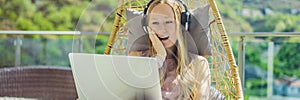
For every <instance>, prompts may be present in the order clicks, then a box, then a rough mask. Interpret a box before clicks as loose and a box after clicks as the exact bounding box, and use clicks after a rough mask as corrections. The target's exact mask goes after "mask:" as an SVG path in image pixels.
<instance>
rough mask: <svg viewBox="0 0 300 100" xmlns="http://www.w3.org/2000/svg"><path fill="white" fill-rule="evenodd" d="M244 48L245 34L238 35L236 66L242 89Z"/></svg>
mask: <svg viewBox="0 0 300 100" xmlns="http://www.w3.org/2000/svg"><path fill="white" fill-rule="evenodd" d="M245 50H246V49H245V36H240V41H239V46H238V66H239V69H240V77H241V82H242V88H243V90H244V86H245Z"/></svg>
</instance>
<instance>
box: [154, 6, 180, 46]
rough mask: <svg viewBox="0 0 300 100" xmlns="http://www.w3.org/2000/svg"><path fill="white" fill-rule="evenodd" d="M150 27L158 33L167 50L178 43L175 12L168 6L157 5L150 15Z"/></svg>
mask: <svg viewBox="0 0 300 100" xmlns="http://www.w3.org/2000/svg"><path fill="white" fill-rule="evenodd" d="M148 26H149V27H150V28H151V29H152V30H153V31H154V32H155V33H156V35H157V37H158V38H159V39H160V41H161V42H162V44H163V45H164V47H165V48H171V47H173V46H174V44H175V43H176V41H177V36H176V34H175V32H176V28H175V27H176V23H175V17H174V12H173V10H172V8H171V7H170V6H169V5H167V4H158V5H156V6H155V7H154V8H153V9H152V11H151V12H150V15H149V21H148Z"/></svg>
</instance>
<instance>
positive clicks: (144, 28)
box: [141, 15, 148, 33]
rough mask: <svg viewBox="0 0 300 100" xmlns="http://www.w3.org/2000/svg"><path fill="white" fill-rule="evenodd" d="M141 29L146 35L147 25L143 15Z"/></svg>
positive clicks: (145, 16) (145, 17)
mask: <svg viewBox="0 0 300 100" xmlns="http://www.w3.org/2000/svg"><path fill="white" fill-rule="evenodd" d="M141 23H142V27H143V30H144V31H145V32H146V33H148V30H147V26H148V23H147V15H143V18H142V22H141Z"/></svg>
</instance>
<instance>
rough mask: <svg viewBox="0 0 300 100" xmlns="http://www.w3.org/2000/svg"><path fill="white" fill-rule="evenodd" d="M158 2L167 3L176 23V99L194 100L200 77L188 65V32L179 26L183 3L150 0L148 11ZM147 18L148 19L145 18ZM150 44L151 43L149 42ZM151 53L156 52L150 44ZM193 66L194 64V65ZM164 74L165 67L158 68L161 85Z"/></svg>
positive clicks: (197, 94) (175, 0) (167, 0)
mask: <svg viewBox="0 0 300 100" xmlns="http://www.w3.org/2000/svg"><path fill="white" fill-rule="evenodd" d="M158 4H167V5H169V6H170V7H171V8H172V10H173V12H174V15H175V16H174V18H175V24H176V33H175V34H176V36H177V47H176V49H177V54H176V55H177V62H178V64H177V69H176V75H177V80H178V82H179V88H180V91H179V96H178V99H180V100H182V99H184V100H195V99H199V87H200V84H199V82H198V80H197V79H199V78H198V77H200V76H199V75H197V74H194V73H195V71H197V70H195V68H193V67H192V66H190V62H191V59H190V58H189V56H188V50H187V39H186V37H187V36H186V35H187V34H188V33H185V32H184V34H183V32H182V28H181V24H180V23H181V22H180V21H181V20H180V19H181V12H182V10H183V5H181V3H179V1H177V0H154V1H152V3H151V5H149V7H148V11H149V12H151V11H152V9H153V8H154V7H155V6H156V5H158ZM147 20H148V19H147ZM150 44H151V43H150ZM150 49H151V53H150V54H152V55H155V54H156V52H155V50H154V49H153V47H152V45H150ZM194 67H195V66H194ZM165 75H166V67H162V68H161V69H160V82H161V85H162V84H163V82H164V78H165Z"/></svg>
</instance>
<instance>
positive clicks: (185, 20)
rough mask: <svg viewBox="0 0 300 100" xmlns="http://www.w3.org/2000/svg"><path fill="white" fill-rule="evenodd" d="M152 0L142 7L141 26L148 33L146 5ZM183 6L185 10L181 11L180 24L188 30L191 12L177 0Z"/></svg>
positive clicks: (180, 0)
mask: <svg viewBox="0 0 300 100" xmlns="http://www.w3.org/2000/svg"><path fill="white" fill-rule="evenodd" d="M153 1H155V0H151V1H150V2H149V3H148V4H147V6H146V7H145V9H144V13H143V19H142V26H143V29H144V31H145V32H146V33H148V30H147V26H148V22H147V16H148V15H147V12H148V7H149V6H150V5H151V4H152V3H153ZM178 1H179V2H180V3H181V4H182V5H183V7H184V9H185V11H184V12H182V13H181V25H182V26H183V29H184V30H186V31H188V30H189V23H190V19H191V13H190V12H189V10H188V8H187V6H186V5H185V4H184V3H183V1H182V0H178Z"/></svg>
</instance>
